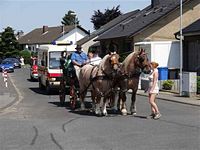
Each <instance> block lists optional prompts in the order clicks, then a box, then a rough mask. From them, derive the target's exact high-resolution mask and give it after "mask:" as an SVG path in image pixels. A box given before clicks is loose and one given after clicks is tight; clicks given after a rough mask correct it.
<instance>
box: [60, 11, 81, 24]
mask: <svg viewBox="0 0 200 150" xmlns="http://www.w3.org/2000/svg"><path fill="white" fill-rule="evenodd" d="M62 19H63V20H62V21H61V23H62V24H63V25H75V24H79V20H78V18H77V17H76V14H75V12H74V11H72V10H69V11H68V13H67V14H65V16H64V17H63V18H62Z"/></svg>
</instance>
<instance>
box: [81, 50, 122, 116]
mask: <svg viewBox="0 0 200 150" xmlns="http://www.w3.org/2000/svg"><path fill="white" fill-rule="evenodd" d="M118 71H119V55H118V54H116V53H113V54H110V55H106V56H105V57H104V58H103V59H102V61H101V63H100V64H99V66H92V65H89V64H88V65H85V66H83V67H82V68H81V71H80V76H79V85H80V91H79V92H80V102H81V109H82V110H83V109H85V105H84V99H85V96H86V94H87V90H88V88H90V90H91V96H92V101H93V104H94V103H95V113H96V114H97V115H101V114H102V112H103V114H104V115H107V111H106V99H107V97H108V96H109V95H110V93H111V91H112V89H113V80H114V78H115V76H116V75H117V72H118ZM101 97H104V103H103V111H102V112H101V110H100V101H101Z"/></svg>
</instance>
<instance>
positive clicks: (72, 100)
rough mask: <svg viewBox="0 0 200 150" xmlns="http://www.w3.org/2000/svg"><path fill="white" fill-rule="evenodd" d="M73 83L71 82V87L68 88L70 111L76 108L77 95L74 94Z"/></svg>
mask: <svg viewBox="0 0 200 150" xmlns="http://www.w3.org/2000/svg"><path fill="white" fill-rule="evenodd" d="M73 83H74V82H73V81H72V82H71V86H70V93H69V96H70V108H71V109H72V110H74V109H75V108H76V101H77V93H76V89H75V86H74V84H73Z"/></svg>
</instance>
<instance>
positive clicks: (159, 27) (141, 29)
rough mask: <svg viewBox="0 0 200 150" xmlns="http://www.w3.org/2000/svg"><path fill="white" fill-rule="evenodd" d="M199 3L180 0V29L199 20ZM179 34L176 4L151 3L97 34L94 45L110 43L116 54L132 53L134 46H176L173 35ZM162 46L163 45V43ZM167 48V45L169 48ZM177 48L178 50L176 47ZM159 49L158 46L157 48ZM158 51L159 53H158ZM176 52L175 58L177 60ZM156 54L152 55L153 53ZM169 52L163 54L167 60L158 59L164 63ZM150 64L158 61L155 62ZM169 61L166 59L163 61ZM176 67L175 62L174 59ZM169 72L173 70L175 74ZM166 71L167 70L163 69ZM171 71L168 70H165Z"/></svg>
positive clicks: (169, 0) (153, 0)
mask: <svg viewBox="0 0 200 150" xmlns="http://www.w3.org/2000/svg"><path fill="white" fill-rule="evenodd" d="M199 14H200V1H199V0H183V21H182V24H183V28H184V27H186V26H188V25H189V24H191V23H192V22H195V21H196V20H198V19H199V18H200V15H199ZM179 30H180V0H166V1H164V0H151V5H149V6H147V7H146V8H144V9H143V10H141V11H139V12H138V13H136V14H134V15H132V16H130V17H129V18H127V19H125V20H124V21H122V22H120V23H119V24H117V25H116V26H114V27H112V28H111V29H109V30H108V31H106V32H104V33H103V34H101V35H100V36H99V37H98V38H96V39H95V40H96V41H100V45H101V47H102V48H103V49H102V51H103V52H104V53H106V52H105V51H104V50H105V49H106V47H108V46H109V45H110V43H114V45H115V47H116V50H117V51H118V53H119V54H123V53H124V52H127V51H132V50H135V49H136V47H135V44H136V43H138V42H162V41H165V42H169V43H171V42H176V43H177V42H179V40H177V39H176V38H175V36H174V33H176V32H178V31H179ZM165 44H166V43H165ZM169 46H170V45H169ZM177 47H178V46H177ZM161 48H162V46H161ZM158 50H160V51H162V49H158ZM179 52H180V50H179V49H178V51H177V55H178V57H179ZM154 53H156V51H154ZM170 53H171V51H169V52H167V56H166V57H165V55H163V56H160V57H162V58H163V59H168V58H169V54H170ZM150 61H158V60H157V59H156V58H155V59H153V60H150ZM167 61H170V59H168V60H166V62H167ZM176 61H177V62H176V64H177V63H179V59H176ZM179 66H180V63H179V64H178V67H177V65H176V68H172V69H173V70H174V69H176V70H178V69H179ZM165 67H168V66H165ZM169 69H171V68H169Z"/></svg>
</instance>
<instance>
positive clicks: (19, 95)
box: [1, 77, 24, 114]
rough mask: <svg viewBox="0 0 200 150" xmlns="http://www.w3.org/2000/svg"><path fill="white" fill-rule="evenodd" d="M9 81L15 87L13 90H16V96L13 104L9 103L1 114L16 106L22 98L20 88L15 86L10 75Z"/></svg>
mask: <svg viewBox="0 0 200 150" xmlns="http://www.w3.org/2000/svg"><path fill="white" fill-rule="evenodd" d="M9 79H10V82H11V83H12V85H13V87H14V88H15V91H16V92H17V97H16V100H15V101H14V102H13V104H11V105H10V106H8V107H7V108H5V109H4V110H3V111H2V112H1V114H7V113H9V112H12V109H13V108H14V107H15V106H17V105H18V104H19V103H20V102H21V101H22V99H23V98H24V97H23V96H22V94H21V92H20V90H19V89H18V88H17V86H16V85H15V83H14V81H13V79H12V78H11V77H10V78H9Z"/></svg>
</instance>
